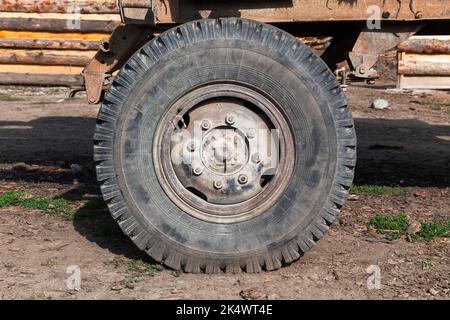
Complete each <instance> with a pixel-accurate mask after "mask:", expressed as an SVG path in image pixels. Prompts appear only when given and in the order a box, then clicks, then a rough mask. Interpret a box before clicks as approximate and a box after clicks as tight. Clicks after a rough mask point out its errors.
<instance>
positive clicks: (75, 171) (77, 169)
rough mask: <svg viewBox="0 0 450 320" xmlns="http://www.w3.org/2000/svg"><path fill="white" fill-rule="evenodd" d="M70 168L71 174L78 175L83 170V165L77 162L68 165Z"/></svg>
mask: <svg viewBox="0 0 450 320" xmlns="http://www.w3.org/2000/svg"><path fill="white" fill-rule="evenodd" d="M70 170H71V171H72V174H73V175H78V174H80V173H81V172H83V166H80V165H79V164H72V165H70Z"/></svg>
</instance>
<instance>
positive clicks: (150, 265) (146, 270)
mask: <svg viewBox="0 0 450 320" xmlns="http://www.w3.org/2000/svg"><path fill="white" fill-rule="evenodd" d="M105 264H106V265H109V266H112V267H113V268H115V269H118V268H122V267H124V268H126V276H125V279H123V280H122V281H121V282H120V284H121V285H123V286H129V285H132V284H134V283H137V282H140V281H142V280H144V278H145V277H154V276H155V275H156V273H158V272H161V271H163V270H164V267H163V266H162V265H161V264H159V263H157V262H155V261H153V260H151V259H150V258H148V259H135V260H129V259H123V258H115V259H114V260H112V261H110V262H106V263H105Z"/></svg>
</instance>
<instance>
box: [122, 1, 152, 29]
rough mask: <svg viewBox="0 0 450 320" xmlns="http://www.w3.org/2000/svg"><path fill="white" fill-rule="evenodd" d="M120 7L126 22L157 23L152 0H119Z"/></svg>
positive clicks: (123, 19)
mask: <svg viewBox="0 0 450 320" xmlns="http://www.w3.org/2000/svg"><path fill="white" fill-rule="evenodd" d="M119 7H120V15H121V17H122V22H123V23H125V24H141V25H151V26H154V25H155V24H156V18H155V14H154V11H153V1H152V0H119Z"/></svg>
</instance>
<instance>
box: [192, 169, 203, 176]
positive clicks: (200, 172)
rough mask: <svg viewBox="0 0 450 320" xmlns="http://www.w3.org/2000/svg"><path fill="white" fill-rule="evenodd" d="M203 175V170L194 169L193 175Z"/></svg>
mask: <svg viewBox="0 0 450 320" xmlns="http://www.w3.org/2000/svg"><path fill="white" fill-rule="evenodd" d="M202 173H203V168H202V167H195V169H194V175H196V176H201V175H202Z"/></svg>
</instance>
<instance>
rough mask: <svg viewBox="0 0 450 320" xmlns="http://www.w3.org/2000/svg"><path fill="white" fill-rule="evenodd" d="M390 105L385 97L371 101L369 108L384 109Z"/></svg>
mask: <svg viewBox="0 0 450 320" xmlns="http://www.w3.org/2000/svg"><path fill="white" fill-rule="evenodd" d="M389 107H390V105H389V102H388V101H387V100H385V99H377V100H375V101H374V102H373V103H372V106H371V108H373V109H376V110H385V109H388V108H389Z"/></svg>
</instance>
